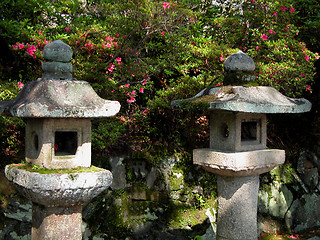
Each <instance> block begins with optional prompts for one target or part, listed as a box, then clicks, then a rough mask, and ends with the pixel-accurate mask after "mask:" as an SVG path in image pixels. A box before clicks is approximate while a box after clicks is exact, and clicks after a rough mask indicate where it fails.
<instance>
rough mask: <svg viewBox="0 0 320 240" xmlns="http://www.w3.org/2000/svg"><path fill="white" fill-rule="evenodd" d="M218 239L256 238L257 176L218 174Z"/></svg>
mask: <svg viewBox="0 0 320 240" xmlns="http://www.w3.org/2000/svg"><path fill="white" fill-rule="evenodd" d="M217 184H218V219H217V220H218V221H217V240H257V204H258V190H259V176H249V177H226V176H220V175H218V176H217Z"/></svg>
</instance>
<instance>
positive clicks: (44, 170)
mask: <svg viewBox="0 0 320 240" xmlns="http://www.w3.org/2000/svg"><path fill="white" fill-rule="evenodd" d="M10 167H17V168H20V169H24V170H26V171H29V172H37V173H40V174H51V173H57V174H65V173H67V174H69V173H84V172H100V171H103V170H105V169H103V168H98V167H95V166H91V167H88V168H86V167H77V168H63V169H48V168H41V167H39V166H38V165H32V164H31V163H19V164H11V165H10Z"/></svg>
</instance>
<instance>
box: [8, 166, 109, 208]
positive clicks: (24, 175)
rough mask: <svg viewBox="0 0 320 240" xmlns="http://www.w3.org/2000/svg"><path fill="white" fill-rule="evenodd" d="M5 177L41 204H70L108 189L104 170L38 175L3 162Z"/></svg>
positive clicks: (86, 199) (82, 202) (86, 200)
mask: <svg viewBox="0 0 320 240" xmlns="http://www.w3.org/2000/svg"><path fill="white" fill-rule="evenodd" d="M5 173H6V177H7V178H8V180H9V181H10V182H12V183H13V184H14V186H15V187H16V188H17V189H18V190H19V192H20V193H21V194H22V195H23V196H24V197H26V198H28V199H30V200H31V201H32V202H35V203H38V204H40V205H44V206H49V207H53V206H72V205H81V204H84V203H86V202H89V201H90V200H91V199H92V198H94V197H96V196H97V195H99V194H100V193H101V192H102V191H104V190H105V189H106V188H108V187H109V186H110V184H111V182H112V174H111V172H110V171H108V170H102V171H99V172H83V173H70V174H56V173H51V174H40V173H36V172H29V171H26V170H24V169H19V168H17V167H12V166H11V165H7V166H6V169H5Z"/></svg>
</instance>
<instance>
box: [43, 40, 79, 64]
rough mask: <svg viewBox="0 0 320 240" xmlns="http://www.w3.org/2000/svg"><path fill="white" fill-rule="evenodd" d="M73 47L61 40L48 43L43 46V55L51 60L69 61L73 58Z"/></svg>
mask: <svg viewBox="0 0 320 240" xmlns="http://www.w3.org/2000/svg"><path fill="white" fill-rule="evenodd" d="M72 54H73V53H72V49H71V47H70V46H69V45H68V44H65V43H64V42H62V41H61V40H55V41H53V42H51V43H48V44H46V45H45V46H44V48H43V57H44V59H45V60H48V61H51V62H69V61H70V60H71V58H72Z"/></svg>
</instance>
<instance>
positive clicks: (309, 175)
mask: <svg viewBox="0 0 320 240" xmlns="http://www.w3.org/2000/svg"><path fill="white" fill-rule="evenodd" d="M302 179H303V182H304V183H305V184H306V185H307V186H308V187H309V189H310V190H313V189H315V188H316V187H317V185H318V183H319V173H318V169H317V168H310V169H305V171H304V174H303V177H302Z"/></svg>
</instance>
